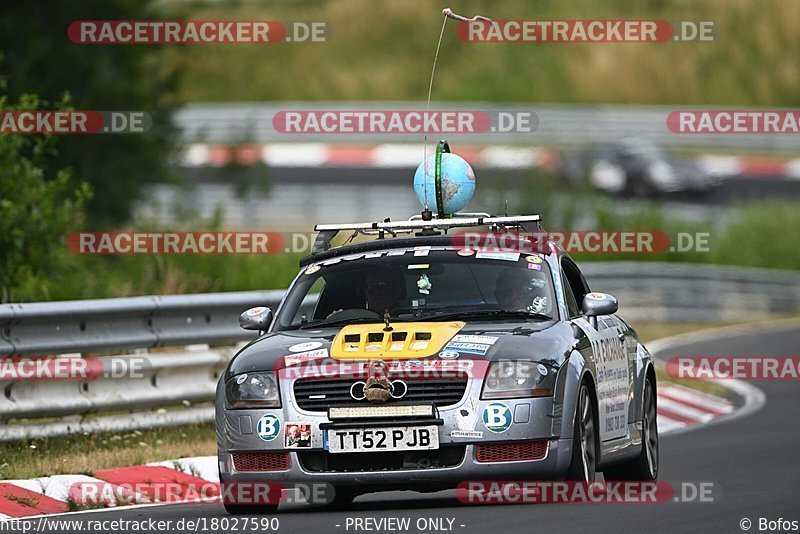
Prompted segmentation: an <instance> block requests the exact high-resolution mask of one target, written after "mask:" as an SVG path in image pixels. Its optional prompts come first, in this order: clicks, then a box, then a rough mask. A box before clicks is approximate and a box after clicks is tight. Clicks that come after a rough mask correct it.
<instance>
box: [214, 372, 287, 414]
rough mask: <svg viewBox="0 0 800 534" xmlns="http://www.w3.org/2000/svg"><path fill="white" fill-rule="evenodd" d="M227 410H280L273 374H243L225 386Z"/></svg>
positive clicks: (279, 399) (231, 379)
mask: <svg viewBox="0 0 800 534" xmlns="http://www.w3.org/2000/svg"><path fill="white" fill-rule="evenodd" d="M225 400H226V401H227V404H228V408H280V407H281V396H280V393H279V392H278V382H277V380H275V373H271V372H270V373H245V374H241V375H236V376H234V377H231V378H230V379H229V380H228V382H227V383H226V384H225Z"/></svg>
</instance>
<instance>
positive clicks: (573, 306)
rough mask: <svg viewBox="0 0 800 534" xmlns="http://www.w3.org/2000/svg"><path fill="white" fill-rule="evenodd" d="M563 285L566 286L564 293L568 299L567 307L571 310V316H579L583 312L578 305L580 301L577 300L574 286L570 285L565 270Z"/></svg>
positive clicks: (562, 274)
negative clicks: (573, 289) (573, 290)
mask: <svg viewBox="0 0 800 534" xmlns="http://www.w3.org/2000/svg"><path fill="white" fill-rule="evenodd" d="M561 285H563V286H564V293H565V297H566V299H567V309H568V310H569V316H570V317H577V316H578V315H580V314H581V311H580V308H579V307H578V302H577V301H576V300H575V294H574V293H573V292H572V287H570V285H569V280H567V277H566V275H565V274H564V271H563V270H562V271H561Z"/></svg>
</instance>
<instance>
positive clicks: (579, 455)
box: [566, 383, 597, 482]
mask: <svg viewBox="0 0 800 534" xmlns="http://www.w3.org/2000/svg"><path fill="white" fill-rule="evenodd" d="M573 427H574V430H573V437H572V461H571V462H570V465H569V469H568V470H567V475H566V479H567V480H576V481H582V482H594V479H595V475H596V467H597V431H596V428H595V427H596V425H595V418H594V403H593V401H592V394H591V393H590V392H589V386H587V385H586V384H585V383H584V384H581V389H580V390H579V392H578V403H577V406H576V407H575V422H574V424H573Z"/></svg>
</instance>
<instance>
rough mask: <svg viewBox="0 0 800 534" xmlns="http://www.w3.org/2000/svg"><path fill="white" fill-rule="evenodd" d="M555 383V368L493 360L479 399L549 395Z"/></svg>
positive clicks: (521, 362) (524, 362)
mask: <svg viewBox="0 0 800 534" xmlns="http://www.w3.org/2000/svg"><path fill="white" fill-rule="evenodd" d="M555 385H556V370H555V369H553V368H552V367H548V366H546V365H544V364H542V363H536V362H527V361H500V362H493V363H492V365H491V367H490V368H489V373H488V374H487V375H486V380H484V382H483V392H482V393H481V399H487V400H488V399H508V398H512V397H513V398H519V397H549V396H550V395H552V394H553V391H554V389H555Z"/></svg>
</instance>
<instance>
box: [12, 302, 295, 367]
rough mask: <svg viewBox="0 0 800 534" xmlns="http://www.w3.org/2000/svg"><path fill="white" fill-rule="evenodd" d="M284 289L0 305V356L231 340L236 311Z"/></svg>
mask: <svg viewBox="0 0 800 534" xmlns="http://www.w3.org/2000/svg"><path fill="white" fill-rule="evenodd" d="M282 297H283V291H241V292H229V293H208V294H200V295H168V296H148V297H131V298H119V299H95V300H72V301H65V302H36V303H30V304H5V305H0V356H42V355H48V354H54V353H69V352H99V351H108V350H120V349H138V348H155V347H164V346H177V345H190V344H194V343H215V344H224V343H233V342H236V341H242V340H244V339H252V338H253V337H254V335H253V334H252V333H250V332H245V331H243V330H241V329H240V328H239V324H238V322H237V320H236V319H237V318H238V316H239V314H240V313H241V312H242V311H243V310H245V309H247V308H251V307H253V306H273V307H274V306H276V305H277V304H278V303H279V302H280V299H281V298H282Z"/></svg>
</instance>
